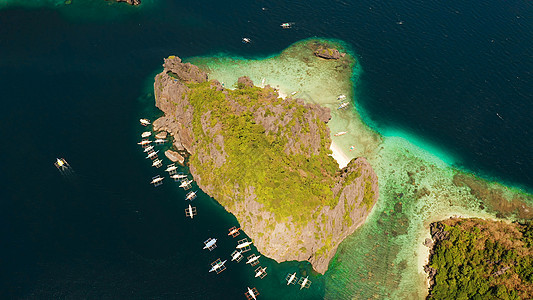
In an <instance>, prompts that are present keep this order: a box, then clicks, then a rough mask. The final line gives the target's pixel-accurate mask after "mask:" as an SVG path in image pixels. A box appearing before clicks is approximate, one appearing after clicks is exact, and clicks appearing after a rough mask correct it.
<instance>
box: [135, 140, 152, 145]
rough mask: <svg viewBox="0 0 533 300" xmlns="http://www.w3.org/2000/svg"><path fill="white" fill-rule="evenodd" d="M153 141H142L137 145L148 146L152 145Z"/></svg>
mask: <svg viewBox="0 0 533 300" xmlns="http://www.w3.org/2000/svg"><path fill="white" fill-rule="evenodd" d="M151 142H152V141H150V140H142V141H140V142H138V143H137V145H141V146H146V145H148V144H150V143H151Z"/></svg>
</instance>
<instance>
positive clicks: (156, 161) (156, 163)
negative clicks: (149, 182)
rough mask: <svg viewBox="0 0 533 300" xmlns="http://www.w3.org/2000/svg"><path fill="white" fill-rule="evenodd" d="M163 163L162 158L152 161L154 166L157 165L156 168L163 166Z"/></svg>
mask: <svg viewBox="0 0 533 300" xmlns="http://www.w3.org/2000/svg"><path fill="white" fill-rule="evenodd" d="M161 166H162V164H161V160H160V159H156V160H154V161H153V162H152V167H156V168H159V167H161Z"/></svg>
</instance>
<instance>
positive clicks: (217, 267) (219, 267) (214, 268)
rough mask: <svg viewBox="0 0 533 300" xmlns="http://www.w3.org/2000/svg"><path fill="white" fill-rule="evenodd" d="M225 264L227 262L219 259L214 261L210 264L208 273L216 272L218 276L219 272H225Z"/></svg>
mask: <svg viewBox="0 0 533 300" xmlns="http://www.w3.org/2000/svg"><path fill="white" fill-rule="evenodd" d="M226 262H227V260H225V261H220V258H219V259H217V260H215V261H214V262H212V263H211V270H209V272H217V274H220V272H222V271H224V270H226V267H225V266H224V264H225V263H226Z"/></svg>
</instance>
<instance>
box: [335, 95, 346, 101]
mask: <svg viewBox="0 0 533 300" xmlns="http://www.w3.org/2000/svg"><path fill="white" fill-rule="evenodd" d="M344 99H346V95H342V94H341V95H339V96H338V97H337V100H344Z"/></svg>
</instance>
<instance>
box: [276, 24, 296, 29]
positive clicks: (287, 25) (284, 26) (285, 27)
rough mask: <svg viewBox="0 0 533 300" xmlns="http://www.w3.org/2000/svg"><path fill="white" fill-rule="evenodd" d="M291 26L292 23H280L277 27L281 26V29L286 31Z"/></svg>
mask: <svg viewBox="0 0 533 300" xmlns="http://www.w3.org/2000/svg"><path fill="white" fill-rule="evenodd" d="M292 24H293V23H282V24H281V25H279V26H281V28H283V29H287V28H291V26H292Z"/></svg>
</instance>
